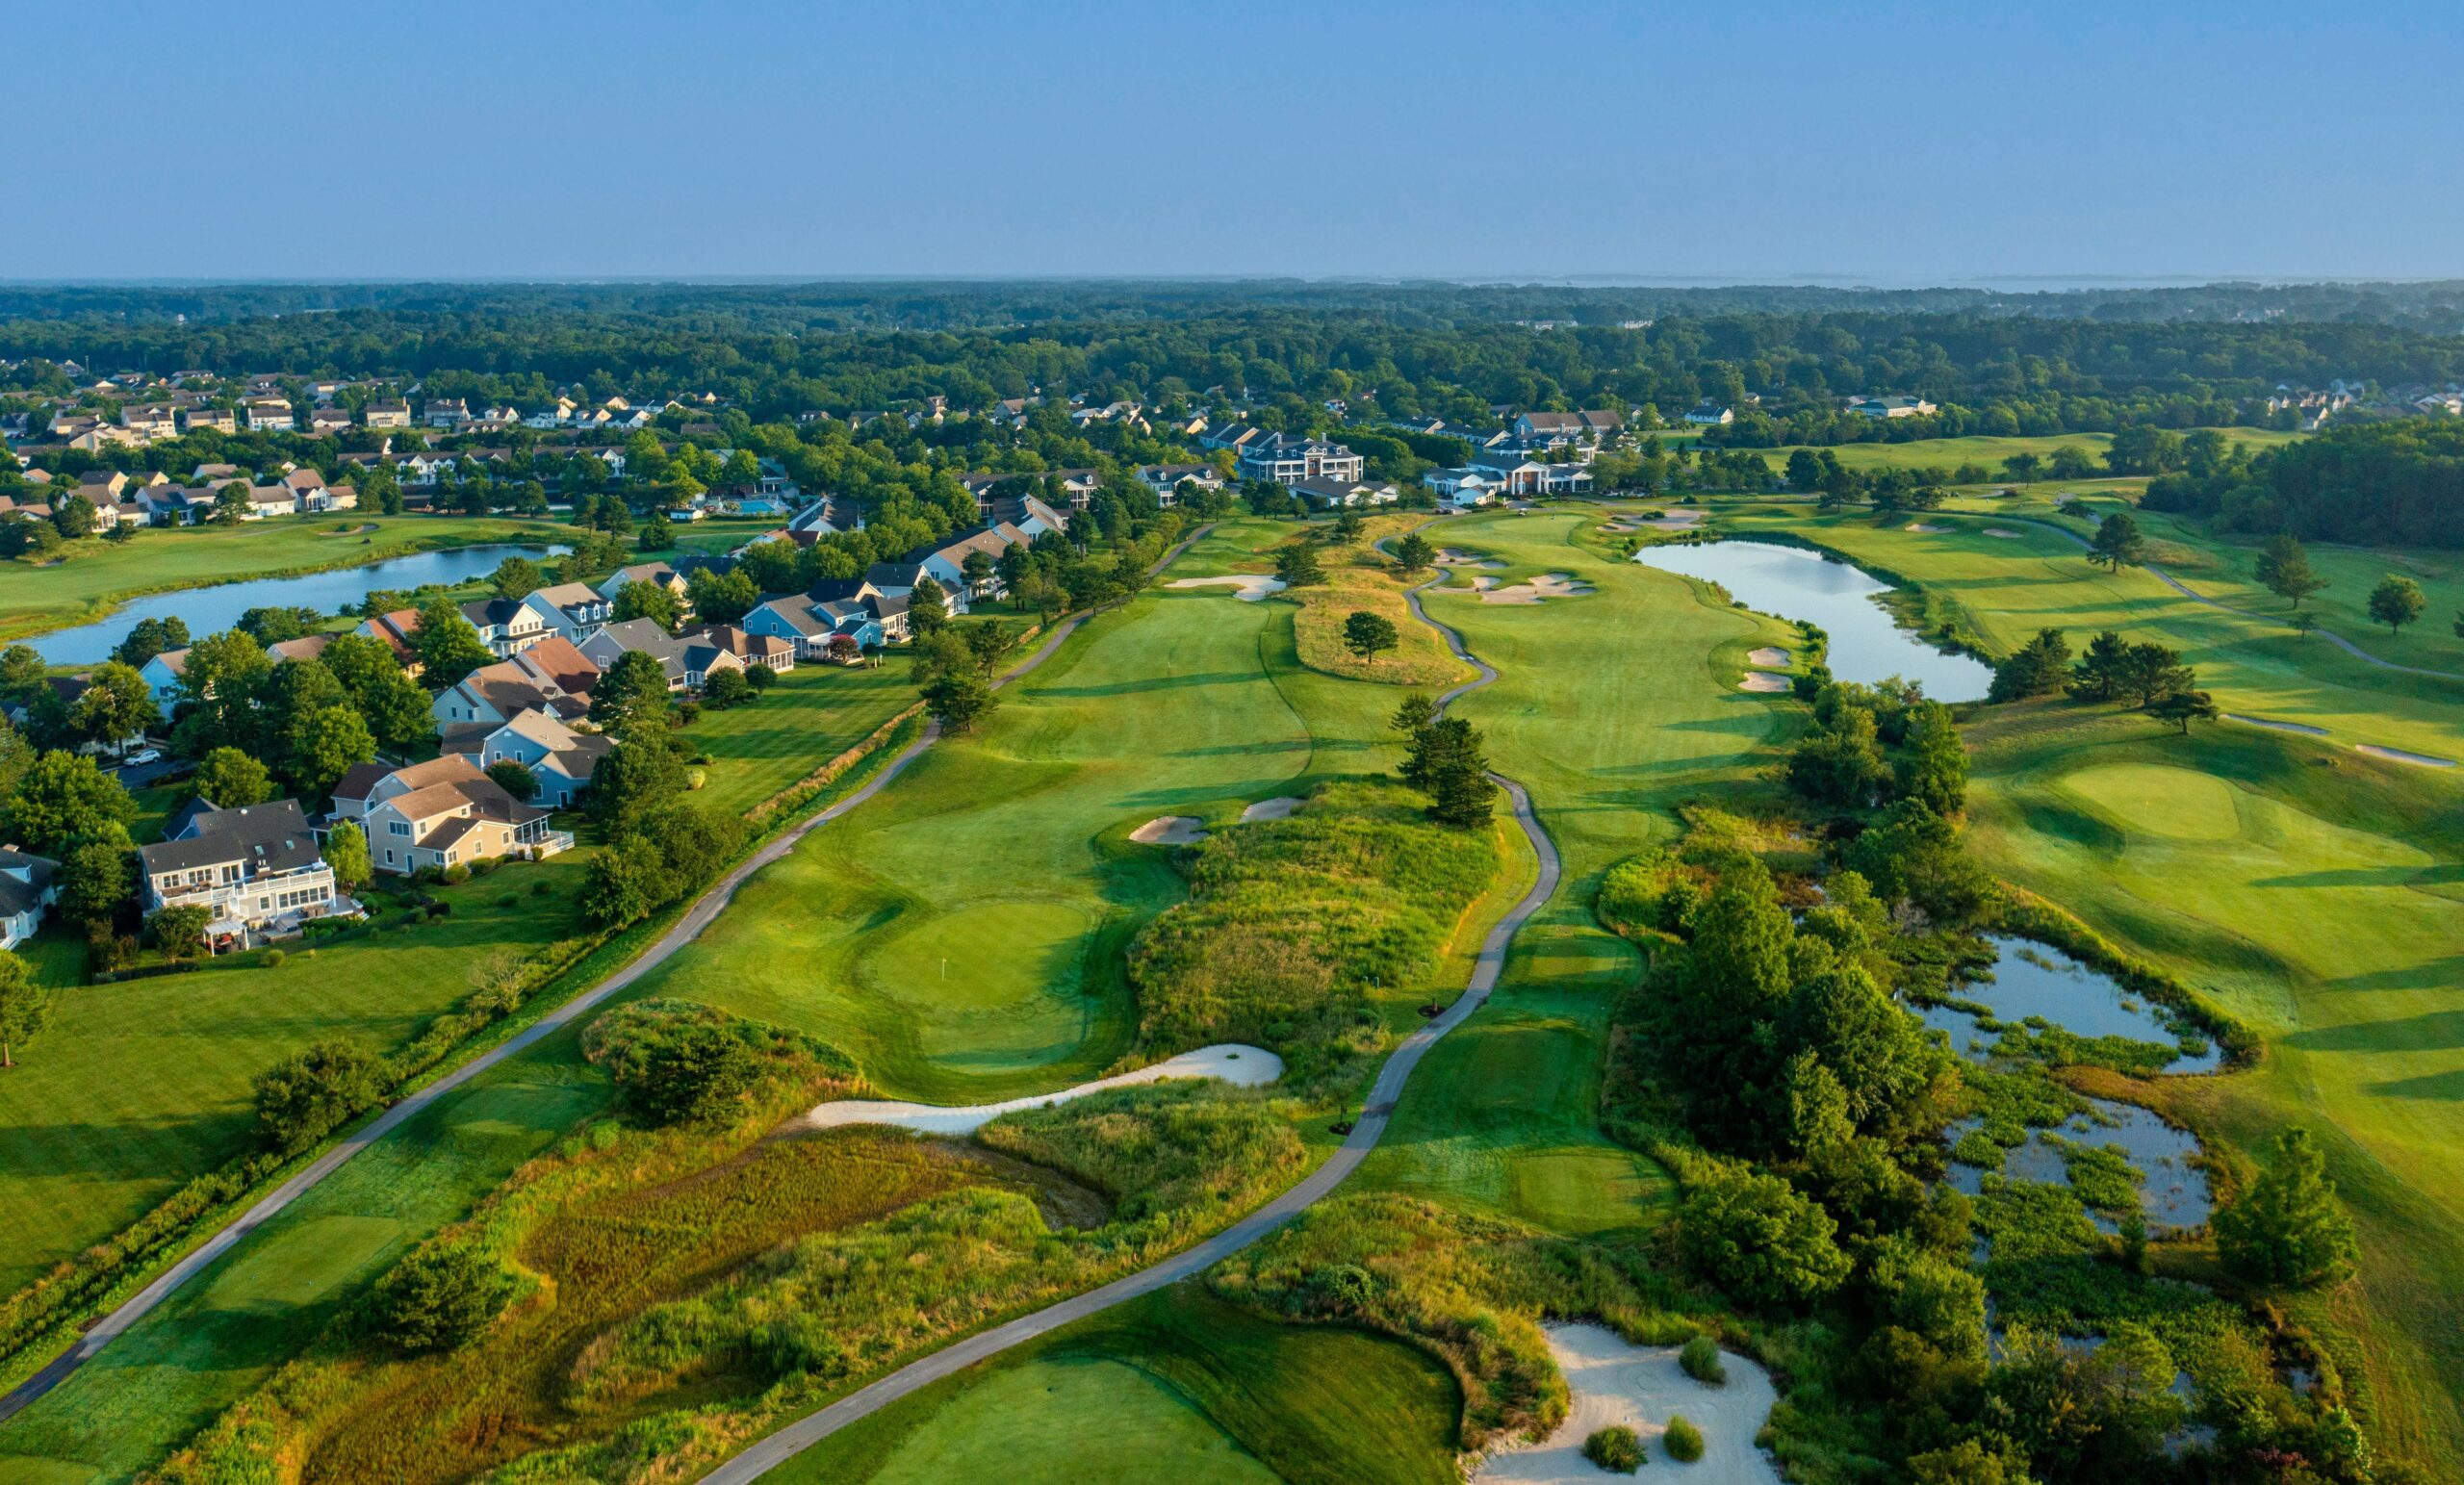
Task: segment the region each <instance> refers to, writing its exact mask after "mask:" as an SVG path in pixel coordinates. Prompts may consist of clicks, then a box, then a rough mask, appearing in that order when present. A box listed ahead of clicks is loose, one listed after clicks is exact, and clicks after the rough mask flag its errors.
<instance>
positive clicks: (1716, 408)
mask: <svg viewBox="0 0 2464 1485" xmlns="http://www.w3.org/2000/svg"><path fill="white" fill-rule="evenodd" d="M1685 421H1686V422H1691V423H1695V424H1697V425H1699V426H1703V427H1725V426H1727V425H1728V424H1729V423H1732V422H1736V414H1735V413H1734V412H1732V411H1731V410H1730V409H1728V408H1726V407H1723V406H1721V405H1720V404H1719V403H1717V402H1703V403H1698V404H1697V405H1696V406H1695V408H1694V410H1693V411H1692V412H1689V413H1687V414H1686V415H1685Z"/></svg>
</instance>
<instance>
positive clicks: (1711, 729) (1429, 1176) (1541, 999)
mask: <svg viewBox="0 0 2464 1485" xmlns="http://www.w3.org/2000/svg"><path fill="white" fill-rule="evenodd" d="M1598 522H1599V513H1598V512H1597V511H1596V510H1593V509H1590V508H1573V509H1566V510H1553V511H1549V512H1547V513H1544V514H1537V515H1529V516H1516V515H1512V514H1508V513H1502V512H1501V513H1497V514H1491V515H1482V516H1476V517H1471V518H1467V519H1464V520H1460V521H1452V522H1448V523H1445V524H1443V525H1440V526H1439V527H1438V528H1437V532H1436V534H1435V535H1434V536H1433V537H1432V539H1433V540H1437V541H1438V542H1439V543H1440V544H1441V545H1444V546H1451V547H1461V548H1465V549H1467V550H1476V551H1481V552H1486V553H1491V554H1493V555H1495V556H1497V557H1498V558H1499V559H1501V560H1502V561H1504V562H1505V563H1506V564H1507V567H1506V568H1505V569H1503V570H1501V571H1500V572H1499V573H1498V574H1497V576H1499V577H1500V578H1501V579H1502V580H1505V581H1513V580H1515V579H1516V578H1517V577H1519V576H1524V575H1527V574H1531V573H1543V572H1562V573H1567V574H1569V575H1571V576H1574V577H1576V578H1578V579H1579V580H1581V581H1584V582H1588V583H1590V584H1592V585H1593V587H1594V589H1595V591H1594V592H1593V593H1591V594H1589V595H1586V596H1582V597H1577V598H1568V599H1553V600H1550V601H1548V602H1542V603H1538V604H1534V605H1528V606H1526V605H1515V604H1495V603H1482V602H1478V600H1477V599H1476V598H1474V597H1473V596H1472V594H1471V590H1470V588H1469V587H1468V586H1455V585H1452V584H1450V585H1449V586H1446V587H1441V588H1438V589H1434V590H1431V591H1430V592H1429V593H1428V594H1426V595H1424V601H1425V602H1426V603H1427V605H1428V609H1429V612H1430V614H1431V615H1432V617H1434V618H1436V619H1438V620H1439V621H1440V622H1442V623H1445V624H1448V625H1450V626H1453V627H1456V628H1458V629H1460V630H1461V632H1462V634H1463V636H1464V642H1465V643H1466V644H1467V645H1468V646H1469V647H1470V648H1471V650H1472V651H1473V653H1476V654H1477V655H1479V656H1480V657H1481V658H1483V659H1485V660H1487V661H1488V662H1489V663H1490V664H1491V665H1493V666H1495V667H1496V669H1497V671H1498V673H1499V678H1498V680H1497V681H1496V683H1494V684H1493V685H1490V686H1488V687H1487V688H1485V689H1482V690H1479V691H1475V692H1473V693H1471V694H1470V695H1468V696H1466V697H1465V698H1464V699H1463V700H1462V701H1460V702H1458V703H1457V705H1458V706H1459V707H1460V708H1461V711H1460V714H1461V715H1463V716H1464V717H1467V718H1469V719H1470V720H1471V721H1473V722H1474V723H1476V724H1477V725H1478V726H1479V727H1480V728H1481V729H1482V730H1483V731H1484V732H1485V733H1486V735H1487V738H1488V747H1489V755H1490V758H1491V760H1492V761H1493V762H1494V763H1495V764H1496V765H1497V767H1498V769H1499V770H1500V771H1501V772H1503V773H1505V774H1508V775H1510V776H1512V777H1514V778H1516V779H1518V780H1521V781H1523V782H1524V783H1525V784H1526V785H1527V787H1528V788H1529V789H1530V790H1531V794H1532V798H1533V802H1534V803H1535V805H1536V806H1537V807H1538V809H1539V814H1540V820H1541V824H1542V825H1543V826H1544V827H1545V828H1546V829H1547V830H1548V832H1549V833H1550V835H1551V837H1552V838H1553V840H1554V841H1555V843H1556V845H1557V849H1558V851H1559V852H1560V853H1561V854H1562V856H1563V857H1564V861H1565V878H1564V882H1563V884H1562V885H1560V886H1559V888H1558V890H1557V893H1556V895H1555V897H1554V898H1553V899H1552V900H1551V901H1550V902H1549V903H1548V904H1547V905H1546V906H1545V907H1544V908H1542V909H1541V910H1540V911H1539V912H1538V913H1537V914H1535V915H1534V916H1533V918H1532V919H1531V921H1530V922H1529V923H1527V924H1526V925H1525V927H1524V929H1523V931H1522V932H1521V933H1520V934H1518V935H1516V937H1515V942H1514V946H1513V950H1512V952H1511V955H1510V957H1509V958H1508V960H1507V963H1506V970H1505V973H1504V975H1503V977H1502V979H1501V983H1500V988H1499V991H1498V993H1497V995H1496V996H1495V997H1493V998H1492V1000H1491V1001H1490V1003H1489V1006H1488V1007H1487V1009H1485V1010H1483V1011H1481V1012H1480V1014H1479V1015H1478V1016H1476V1017H1475V1018H1474V1019H1473V1020H1472V1021H1471V1022H1469V1023H1467V1024H1466V1025H1465V1026H1464V1027H1463V1028H1461V1029H1460V1030H1459V1031H1457V1032H1455V1033H1454V1034H1453V1035H1451V1036H1450V1037H1447V1039H1446V1040H1444V1041H1442V1042H1440V1043H1439V1044H1438V1045H1437V1047H1436V1048H1435V1049H1434V1050H1433V1051H1431V1053H1430V1054H1429V1057H1428V1061H1427V1063H1426V1065H1425V1066H1424V1068H1423V1069H1422V1070H1421V1072H1420V1073H1419V1074H1418V1075H1417V1076H1416V1077H1415V1078H1414V1080H1413V1082H1412V1085H1411V1088H1410V1090H1409V1091H1408V1092H1407V1093H1406V1094H1405V1095H1404V1098H1403V1101H1402V1106H1401V1108H1400V1109H1399V1111H1398V1112H1397V1114H1396V1119H1395V1123H1394V1125H1393V1126H1392V1128H1391V1129H1390V1130H1389V1132H1388V1135H1387V1139H1386V1143H1385V1144H1384V1145H1383V1146H1382V1147H1381V1148H1380V1149H1379V1150H1378V1152H1377V1153H1376V1154H1375V1155H1374V1156H1373V1157H1372V1159H1371V1161H1370V1164H1369V1165H1368V1166H1367V1167H1366V1168H1365V1169H1364V1170H1363V1172H1362V1181H1363V1183H1364V1184H1365V1185H1368V1186H1371V1187H1381V1186H1382V1187H1388V1188H1392V1189H1396V1190H1400V1191H1409V1192H1412V1193H1414V1194H1419V1195H1427V1196H1433V1197H1437V1198H1439V1199H1442V1200H1446V1201H1449V1202H1450V1203H1454V1204H1458V1205H1461V1206H1465V1207H1468V1208H1470V1209H1473V1210H1476V1211H1479V1212H1482V1213H1485V1214H1489V1215H1494V1216H1508V1217H1513V1218H1518V1219H1521V1220H1525V1221H1528V1222H1532V1223H1534V1224H1536V1225H1538V1226H1541V1227H1544V1228H1547V1229H1549V1230H1552V1231H1555V1232H1560V1233H1564V1234H1566V1235H1568V1236H1582V1237H1590V1236H1600V1235H1605V1234H1614V1233H1623V1232H1630V1231H1631V1230H1632V1229H1635V1228H1638V1227H1642V1226H1647V1225H1650V1224H1652V1223H1654V1222H1655V1221H1657V1220H1658V1219H1659V1217H1660V1216H1662V1215H1663V1213H1664V1209H1665V1203H1666V1200H1667V1197H1668V1194H1669V1191H1668V1182H1667V1177H1666V1175H1665V1173H1664V1172H1662V1171H1661V1170H1660V1169H1659V1168H1658V1166H1657V1165H1655V1164H1654V1163H1653V1162H1651V1161H1649V1160H1648V1159H1646V1158H1645V1157H1643V1156H1641V1155H1639V1154H1636V1153H1635V1152H1633V1151H1630V1150H1628V1149H1626V1148H1624V1147H1623V1146H1619V1145H1616V1144H1612V1143H1611V1142H1609V1141H1608V1140H1607V1139H1606V1138H1605V1137H1604V1136H1603V1135H1602V1134H1601V1133H1600V1131H1599V1127H1598V1107H1597V1106H1598V1101H1599V1085H1600V1074H1601V1068H1602V1063H1603V1059H1604V1051H1605V1048H1604V1037H1605V1035H1606V1026H1607V1019H1608V1015H1609V1012H1610V1011H1612V1010H1613V1009H1614V1007H1615V1004H1616V1001H1617V999H1618V997H1619V996H1620V995H1621V994H1622V993H1623V992H1624V990H1625V989H1626V987H1627V986H1630V985H1631V984H1632V982H1633V978H1634V975H1635V974H1636V972H1637V971H1638V969H1639V962H1638V960H1637V959H1636V957H1635V954H1634V951H1633V950H1632V948H1631V947H1630V945H1628V944H1626V943H1625V942H1624V941H1623V940H1621V939H1618V938H1617V937H1615V936H1614V935H1610V934H1608V933H1607V932H1605V931H1604V930H1603V929H1601V928H1600V927H1599V926H1598V925H1597V924H1596V923H1595V922H1594V920H1593V918H1592V915H1591V906H1590V905H1591V899H1592V896H1593V894H1594V892H1595V891H1596V890H1597V887H1598V883H1599V879H1600V877H1601V876H1602V875H1603V874H1604V872H1605V871H1606V870H1607V869H1608V867H1609V866H1611V865H1613V864H1615V863H1616V862H1617V861H1618V860H1620V859H1622V858H1625V857H1626V856H1629V855H1630V854H1632V853H1634V852H1636V851H1639V850H1642V849H1644V848H1645V847H1647V846H1649V845H1651V844H1652V843H1653V842H1655V841H1656V840H1660V839H1665V838H1669V837H1671V836H1673V835H1674V834H1675V833H1676V832H1677V829H1678V826H1677V822H1676V819H1675V817H1674V815H1673V814H1672V813H1671V810H1672V808H1673V807H1675V806H1676V805H1677V804H1679V803H1681V802H1682V801H1684V800H1686V799H1688V798H1690V797H1693V796H1694V795H1696V794H1697V793H1699V792H1701V791H1704V790H1706V789H1716V788H1720V787H1723V786H1726V785H1728V784H1730V783H1732V781H1735V780H1736V779H1737V778H1738V777H1739V775H1740V773H1741V772H1742V771H1743V770H1745V769H1747V768H1750V767H1755V766H1758V765H1760V764H1763V763H1766V762H1768V761H1769V760H1770V758H1771V757H1772V756H1773V754H1772V751H1771V750H1772V745H1773V743H1774V742H1775V740H1776V739H1778V738H1779V737H1780V736H1781V735H1783V733H1784V730H1785V728H1786V726H1787V724H1786V723H1785V721H1784V713H1783V712H1782V711H1781V710H1780V709H1779V708H1778V707H1777V706H1775V705H1774V704H1773V703H1771V702H1769V701H1767V700H1763V699H1758V698H1756V697H1753V696H1749V695H1746V694H1744V693H1742V692H1739V691H1737V690H1736V689H1735V686H1736V681H1737V678H1738V677H1739V675H1740V674H1741V673H1742V671H1743V669H1744V663H1745V653H1746V652H1747V651H1748V650H1750V649H1752V648H1754V647H1755V646H1756V645H1759V644H1768V643H1773V642H1775V641H1779V642H1786V641H1788V640H1791V639H1793V630H1787V631H1784V630H1783V628H1782V627H1780V626H1778V625H1776V624H1773V623H1771V622H1770V621H1767V620H1763V619H1759V618H1758V617H1756V616H1754V615H1752V614H1748V613H1744V612H1742V611H1739V610H1734V609H1730V608H1724V607H1714V606H1712V605H1711V604H1710V603H1709V602H1707V601H1706V600H1704V599H1701V598H1699V597H1698V596H1697V594H1696V590H1695V589H1694V588H1693V587H1692V586H1691V585H1690V584H1688V583H1686V582H1685V581H1683V580H1682V579H1681V578H1678V577H1675V576H1671V575H1668V574H1665V573H1659V572H1654V571H1651V570H1649V569H1645V568H1642V567H1639V566H1637V565H1635V564H1633V563H1630V562H1620V561H1617V560H1614V559H1613V558H1610V557H1608V556H1604V555H1602V554H1601V553H1599V552H1598V551H1596V550H1592V549H1590V548H1588V547H1585V546H1582V545H1579V544H1578V543H1577V542H1576V540H1575V536H1576V534H1577V533H1578V532H1583V531H1587V530H1588V529H1589V528H1590V527H1591V526H1593V525H1597V524H1598Z"/></svg>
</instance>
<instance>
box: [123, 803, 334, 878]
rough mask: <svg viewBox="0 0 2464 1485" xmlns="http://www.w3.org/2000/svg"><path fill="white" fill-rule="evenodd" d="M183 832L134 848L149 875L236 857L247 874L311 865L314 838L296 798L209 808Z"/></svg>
mask: <svg viewBox="0 0 2464 1485" xmlns="http://www.w3.org/2000/svg"><path fill="white" fill-rule="evenodd" d="M187 832H188V833H186V834H185V835H183V836H181V838H179V839H177V840H166V841H162V842H159V843H157V844H155V845H150V846H140V847H138V848H137V858H138V860H139V861H140V862H141V863H142V864H143V866H144V869H145V874H146V875H147V876H149V877H151V876H159V875H160V874H162V873H164V872H167V871H193V870H195V869H197V868H199V867H203V866H220V865H225V864H228V863H230V862H234V861H237V862H241V863H244V864H246V865H248V866H249V867H250V868H251V873H252V874H253V873H254V872H267V871H290V870H293V869H295V868H297V867H301V866H310V865H314V864H315V863H316V861H317V859H318V857H317V837H316V836H315V835H314V834H312V833H310V832H309V830H308V817H307V816H306V815H305V814H302V813H301V812H300V810H299V802H298V801H297V800H295V799H282V800H276V801H274V802H273V803H272V804H270V805H246V806H243V807H240V808H237V809H209V810H206V811H204V812H203V813H201V814H198V815H197V816H195V817H194V818H193V819H192V820H191V821H190V822H189V824H188V826H187Z"/></svg>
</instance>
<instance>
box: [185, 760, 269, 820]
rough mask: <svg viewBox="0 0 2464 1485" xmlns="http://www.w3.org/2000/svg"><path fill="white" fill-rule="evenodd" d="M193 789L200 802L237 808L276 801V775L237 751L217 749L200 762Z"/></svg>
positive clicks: (193, 780) (192, 783)
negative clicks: (273, 799)
mask: <svg viewBox="0 0 2464 1485" xmlns="http://www.w3.org/2000/svg"><path fill="white" fill-rule="evenodd" d="M189 787H190V790H191V791H192V792H193V793H194V794H195V795H196V797H197V798H199V799H202V800H205V801H208V802H209V803H211V804H213V805H215V806H217V807H220V808H223V809H237V808H239V807H242V806H244V805H262V804H264V803H265V802H266V801H267V800H269V799H271V798H273V776H272V775H271V774H269V773H268V772H266V766H265V765H264V764H263V763H260V762H258V761H257V760H256V759H255V758H254V757H252V756H250V755H247V754H245V753H243V752H241V751H240V750H239V749H237V748H217V749H215V750H214V751H212V752H211V753H208V754H207V755H205V756H204V757H203V758H200V759H198V761H197V765H196V773H195V774H194V775H193V776H192V777H191V778H190V780H189Z"/></svg>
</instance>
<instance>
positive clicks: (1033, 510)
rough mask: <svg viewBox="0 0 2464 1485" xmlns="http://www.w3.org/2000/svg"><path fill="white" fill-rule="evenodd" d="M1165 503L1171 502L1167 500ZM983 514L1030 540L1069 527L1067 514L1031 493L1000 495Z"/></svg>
mask: <svg viewBox="0 0 2464 1485" xmlns="http://www.w3.org/2000/svg"><path fill="white" fill-rule="evenodd" d="M1165 503H1166V504H1170V503H1171V502H1170V501H1168V500H1167V501H1166V502H1165ZM984 514H985V519H986V520H988V521H989V522H991V523H992V524H993V525H1010V526H1015V527H1017V528H1018V532H1019V534H1020V535H1022V536H1024V537H1026V539H1027V540H1028V541H1030V542H1032V541H1034V540H1035V539H1036V538H1037V537H1039V536H1041V535H1043V534H1044V533H1045V532H1047V531H1051V532H1056V533H1058V532H1062V531H1066V530H1068V529H1069V518H1068V517H1067V516H1065V515H1063V514H1062V513H1061V512H1059V511H1057V510H1054V509H1053V508H1052V507H1051V506H1049V505H1046V504H1045V503H1044V502H1043V501H1041V500H1040V499H1036V498H1035V497H1034V496H1032V495H1005V496H1001V497H999V498H998V499H995V500H993V502H992V508H991V509H989V510H988V511H986V512H985V513H984Z"/></svg>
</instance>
